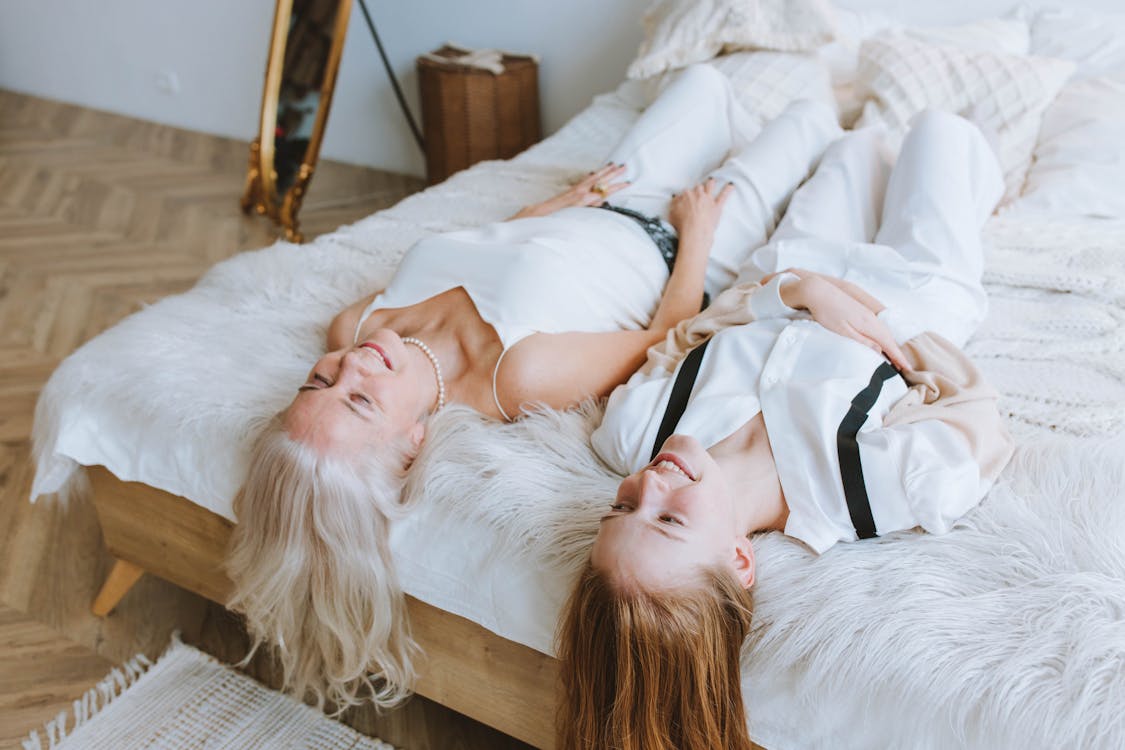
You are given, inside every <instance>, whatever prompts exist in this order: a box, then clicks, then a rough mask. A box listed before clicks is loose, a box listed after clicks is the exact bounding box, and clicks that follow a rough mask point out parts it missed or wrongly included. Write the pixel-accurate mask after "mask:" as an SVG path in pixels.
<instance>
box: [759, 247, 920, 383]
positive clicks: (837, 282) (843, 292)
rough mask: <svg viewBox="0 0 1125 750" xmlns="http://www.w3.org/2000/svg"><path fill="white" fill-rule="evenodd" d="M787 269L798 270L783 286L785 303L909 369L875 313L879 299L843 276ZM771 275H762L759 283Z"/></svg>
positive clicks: (900, 350) (792, 271)
mask: <svg viewBox="0 0 1125 750" xmlns="http://www.w3.org/2000/svg"><path fill="white" fill-rule="evenodd" d="M789 271H790V272H791V273H795V274H797V276H798V277H799V281H797V282H794V283H793V284H792V285H791V286H790V287H788V288H783V289H782V300H783V301H784V302H785V303H786V304H787V305H789V306H790V307H795V308H800V309H805V310H808V311H809V313H810V314H811V315H812V316H813V320H815V321H816V322H817V323H820V324H821V325H822V326H824V327H825V328H827V329H828V330H830V331H832V332H833V333H838V334H840V335H841V336H846V337H847V338H850V339H852V340H853V341H858V342H859V343H861V344H863V345H864V346H867V347H870V348H871V349H874V350H875V351H877V352H879V353H880V354H882V355H883V356H884V357H886V358H887V359H889V360H890V361H891V364H893V365H894V366H895V367H897V368H898V369H899V370H909V369H911V368H910V364H909V363H908V362H907V360H906V356H905V355H904V354H903V353H902V349H901V348H899V345H898V342H896V341H895V338H894V336H893V335H892V334H891V330H890V329H889V328H888V327H887V325H886V324H885V323H884V322H883V321H881V320H879V318H878V317H876V316H877V315H878V312H879V311H881V310H882V309H883V306H882V304H880V303H879V301H878V300H876V299H875V298H874V297H872V296H871V295H869V294H868V293H867V292H865V291H863V290H862V289H860V288H859V287H857V286H855V285H854V284H851V283H850V282H846V281H843V280H842V279H834V278H832V277H829V276H824V275H822V274H818V273H813V272H811V271H803V270H799V269H789ZM773 276H774V274H770V275H769V276H767V277H765V278H764V279H763V280H762V283H766V282H768V281H769V280H770V279H771V278H773Z"/></svg>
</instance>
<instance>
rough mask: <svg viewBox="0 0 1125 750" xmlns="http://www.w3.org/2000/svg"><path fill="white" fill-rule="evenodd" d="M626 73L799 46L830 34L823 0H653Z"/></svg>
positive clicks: (799, 48) (654, 71) (651, 71)
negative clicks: (642, 39)
mask: <svg viewBox="0 0 1125 750" xmlns="http://www.w3.org/2000/svg"><path fill="white" fill-rule="evenodd" d="M644 25H645V40H644V41H643V42H642V43H641V48H640V50H639V51H638V52H637V58H636V59H635V60H634V61H633V63H632V64H631V65H630V66H629V70H628V72H627V75H628V77H629V78H648V77H649V76H651V75H655V74H657V73H662V72H664V71H666V70H674V69H676V68H682V67H684V66H686V65H690V64H692V63H696V62H704V61H706V60H710V59H711V58H713V57H715V56H716V55H719V54H721V53H723V52H735V51H738V50H747V49H764V50H776V51H780V52H802V51H808V50H813V49H815V48H817V47H819V46H820V45H822V44H824V43H825V42H828V41H830V40H831V39H832V35H833V24H832V11H831V9H830V8H829V6H828V1H827V0H656V2H654V3H653V5H652V6H651V7H650V8H649V9H648V10H647V11H646V12H645V16H644Z"/></svg>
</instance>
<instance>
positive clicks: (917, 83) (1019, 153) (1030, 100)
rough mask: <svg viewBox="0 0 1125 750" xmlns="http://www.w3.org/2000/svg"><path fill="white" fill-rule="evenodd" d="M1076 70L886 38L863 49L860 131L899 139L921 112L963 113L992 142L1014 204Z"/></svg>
mask: <svg viewBox="0 0 1125 750" xmlns="http://www.w3.org/2000/svg"><path fill="white" fill-rule="evenodd" d="M1073 70H1074V63H1072V62H1068V61H1065V60H1054V59H1051V58H1043V57H1029V56H1025V55H1006V54H1001V53H993V52H980V51H972V50H965V49H961V48H958V47H952V46H949V45H946V44H931V43H927V42H924V41H921V40H919V39H916V38H913V37H910V36H907V35H905V34H901V33H890V34H881V35H879V36H878V37H875V38H873V39H869V40H867V41H866V42H864V43H863V46H862V47H861V48H860V63H859V78H858V85H859V86H860V89H861V91H862V92H863V93H864V94H865V95H866V97H868V98H869V99H870V101H868V102H867V103H866V104H865V105H864V109H863V116H862V117H861V118H860V120H859V122H858V123H857V125H858V126H864V125H873V124H877V123H882V124H884V125H885V126H886V127H887V129H888V132H889V133H890V134H891V135H892V137H896V138H901V136H902V135H904V134H905V132H906V130H907V128H908V127H909V125H910V122H911V120H912V119H913V117H914V116H915V115H916V114H918V113H919V112H921V111H922V110H924V109H939V110H945V111H947V112H955V113H957V114H961V115H964V116H966V117H968V118H969V119H972V120H973V121H974V122H976V123H977V124H978V125H980V126H981V129H982V130H983V131H985V133H986V135H988V136H989V137H990V138H991V139H993V140H994V144H995V146H996V148H997V153H998V156H999V158H1000V165H1001V167H1003V170H1004V181H1005V184H1006V186H1007V190H1006V192H1005V198H1006V199H1011V198H1014V197H1015V196H1017V195H1018V194H1019V191H1020V188H1022V186H1023V182H1024V177H1025V176H1026V174H1027V169H1028V166H1029V165H1030V163H1031V154H1032V151H1033V149H1034V148H1035V142H1036V138H1037V136H1038V133H1039V125H1040V123H1041V121H1042V119H1043V112H1044V110H1046V109H1047V107H1048V106H1049V105H1050V104H1051V102H1052V101H1053V100H1054V98H1055V95H1056V94H1058V92H1059V89H1061V88H1062V86H1063V84H1064V83H1065V82H1066V80H1067V78H1069V77H1070V74H1071V73H1072V72H1073Z"/></svg>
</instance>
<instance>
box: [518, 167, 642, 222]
mask: <svg viewBox="0 0 1125 750" xmlns="http://www.w3.org/2000/svg"><path fill="white" fill-rule="evenodd" d="M624 174H625V165H624V164H607V165H605V166H604V167H602V168H601V169H599V170H597V171H595V172H590V173H589V174H588V175H586V177H584V178H583V179H582V180H580V181H578V182H577V183H575V184H574V185H572V186H571V187H569V188H567V189H566V190H564V191H563V192H561V193H559V194H558V195H556V196H554V197H553V198H548V199H547V200H545V201H543V202H541V203H533V204H532V205H530V206H525V207H523V208H521V209H520V210H519V211H518V212H517V213H516V214H515V215H514V216H512V217H511V218H513V219H526V218H529V217H532V216H547V215H549V214H553V213H554V212H555V211H558V210H559V209H563V208H572V207H574V206H600V205H602V204H603V203H605V201H606V198H608V197H609V196H611V195H613V194H614V193H616V192H617V191H618V190H622V189H623V188H626V187H628V186H629V183H628V182H625V181H619V180H620V178H621V177H622V176H623V175H624Z"/></svg>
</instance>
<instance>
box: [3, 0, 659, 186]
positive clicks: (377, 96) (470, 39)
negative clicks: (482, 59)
mask: <svg viewBox="0 0 1125 750" xmlns="http://www.w3.org/2000/svg"><path fill="white" fill-rule="evenodd" d="M367 4H368V8H369V9H370V10H371V13H372V16H373V18H374V19H375V23H376V25H377V26H378V28H379V33H380V35H381V37H382V39H383V44H384V46H385V47H386V49H387V54H388V56H389V57H390V59H391V63H392V65H393V66H394V68H395V72H396V74H397V75H398V76H399V79H400V81H401V82H402V85H403V88H404V89H405V91H406V93H407V96H408V101H409V102H410V105H411V107H412V109H413V111H414V113H415V116H416V117H419V118H420V110H419V106H418V96H417V85H418V83H417V78H416V76H415V74H414V59H415V57H416V56H417V55H419V54H421V53H423V52H427V51H429V50H431V49H435V48H437V47H439V46H441V44H442V43H443V42H445V41H454V42H457V43H459V44H462V45H466V46H470V47H500V48H504V49H509V50H512V51H517V52H529V53H534V54H537V55H539V57H540V105H541V109H542V113H543V126H544V131H545V133H544V134H548V133H551V132H553V131H555V130H557V129H558V128H559V127H560V126H561V125H562V124H563V123H564V122H566V120H567V119H569V118H570V117H571V116H573V115H574V114H576V113H577V112H578V111H579V110H581V109H582V108H583V107H584V106H585V105H586V104H587V103H588V102H589V100H590V98H591V97H593V96H594V95H595V94H598V93H600V92H602V91H606V90H609V89H611V88H612V87H613V86H615V85H616V84H617V82H618V81H620V80H621V79H622V77H623V76H624V72H625V67H626V66H627V65H628V62H629V60H631V59H632V57H633V55H634V54H635V53H636V50H637V46H638V45H639V44H640V40H641V26H640V20H639V19H640V15H641V12H642V11H643V9H644V8H645V7H646V5H647V0H612V1H611V2H606V1H605V0H368V3H367ZM273 11H274V2H273V0H191V2H184V3H171V2H152V1H149V2H146V1H145V0H97V1H96V2H90V1H89V0H0V87H3V88H8V89H12V90H15V91H21V92H25V93H30V94H35V95H37V96H43V97H47V98H52V99H60V100H63V101H68V102H74V103H77V104H82V105H85V106H89V107H94V108H98V109H106V110H110V111H113V112H120V113H123V114H128V115H132V116H135V117H140V118H144V119H148V120H155V121H157V122H163V123H168V124H172V125H177V126H180V127H184V128H189V129H192V130H201V131H204V132H209V133H217V134H219V135H226V136H231V137H234V138H240V139H243V140H247V141H249V140H250V138H252V137H253V135H254V134H255V133H256V130H257V121H258V109H259V106H260V103H261V90H262V78H263V75H264V72H265V63H266V53H267V48H268V46H269V33H270V25H271V23H272V21H273ZM162 73H172V74H174V75H175V77H176V78H177V79H178V84H179V86H178V91H176V92H168V91H163V90H161V87H160V77H161V75H162ZM0 116H2V115H0ZM321 154H322V156H324V157H326V158H334V159H341V160H343V161H349V162H354V163H359V164H367V165H370V166H375V167H380V168H383V169H389V170H392V171H397V172H410V173H414V174H419V175H420V174H422V173H423V171H424V168H423V159H422V156H421V153H420V152H419V150H418V148H417V146H416V145H415V144H414V141H413V139H412V137H411V135H410V131H409V129H408V128H407V126H406V123H405V121H404V120H403V117H402V114H401V113H400V111H399V108H398V104H397V103H396V101H395V98H394V94H393V91H392V89H391V87H390V84H389V82H388V81H387V78H386V74H385V72H384V71H383V68H382V64H381V62H380V60H379V57H378V53H377V52H376V50H375V45H374V43H373V42H372V40H371V38H370V35H369V33H368V31H367V26H366V24H365V23H364V22H363V15H362V13H361V12H360V9H359V5H358V3H356V4H355V5H354V7H353V9H352V15H351V24H350V27H349V30H348V38H347V41H346V43H345V47H344V57H343V61H342V62H341V64H340V74H339V80H338V82H337V87H336V94H335V98H334V100H333V105H332V113H331V116H330V117H329V121H328V131H327V133H326V134H325V141H324V146H323V149H322V151H321Z"/></svg>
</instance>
